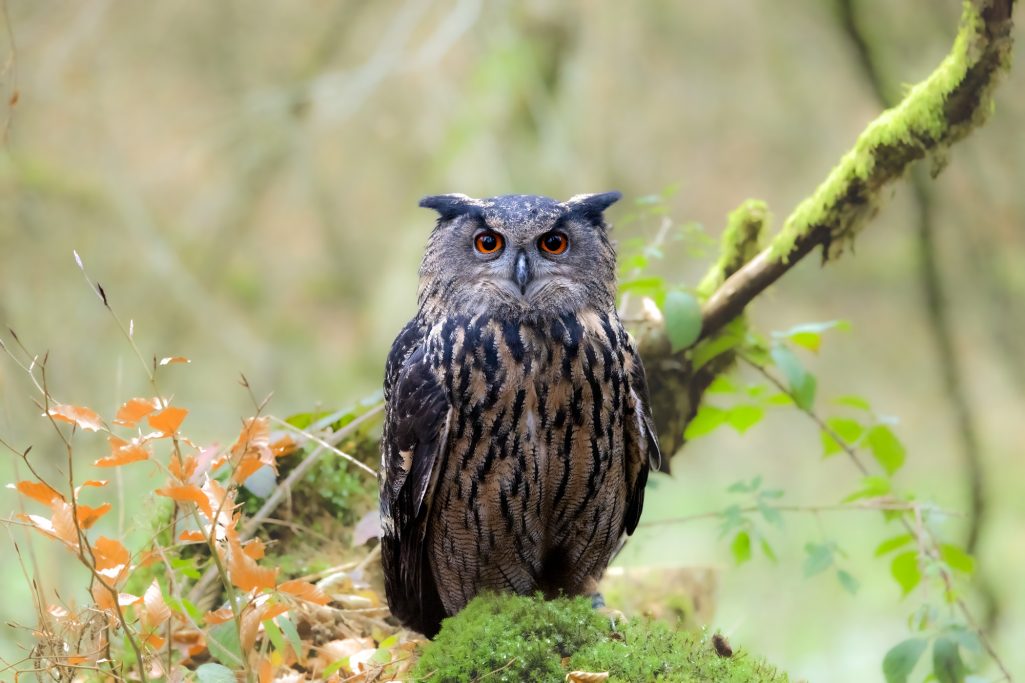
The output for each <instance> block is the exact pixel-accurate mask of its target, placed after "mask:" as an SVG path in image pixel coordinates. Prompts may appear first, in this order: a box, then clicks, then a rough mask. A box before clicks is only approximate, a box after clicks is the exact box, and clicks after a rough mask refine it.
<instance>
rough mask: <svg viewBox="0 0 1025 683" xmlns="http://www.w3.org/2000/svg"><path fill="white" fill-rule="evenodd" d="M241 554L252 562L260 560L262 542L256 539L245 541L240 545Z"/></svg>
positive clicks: (262, 548) (262, 550)
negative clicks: (252, 560)
mask: <svg viewBox="0 0 1025 683" xmlns="http://www.w3.org/2000/svg"><path fill="white" fill-rule="evenodd" d="M242 552H244V553H245V554H246V555H248V556H249V557H251V558H252V559H254V560H259V559H262V558H263V555H264V545H263V541H261V540H260V539H258V538H253V539H250V540H248V541H246V542H245V543H243V544H242Z"/></svg>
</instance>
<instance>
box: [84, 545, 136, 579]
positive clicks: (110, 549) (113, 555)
mask: <svg viewBox="0 0 1025 683" xmlns="http://www.w3.org/2000/svg"><path fill="white" fill-rule="evenodd" d="M93 556H94V557H95V558H96V573H98V574H99V575H101V576H103V577H106V578H108V579H110V580H112V581H113V582H114V583H115V584H116V583H119V582H120V581H121V579H123V578H125V577H126V576H127V575H128V570H129V569H130V566H129V562H130V561H131V555H129V554H128V550H127V549H126V548H125V547H124V546H123V545H121V542H120V541H118V540H116V539H113V538H107V537H106V536H100V537H99V538H97V539H96V542H95V543H94V544H93Z"/></svg>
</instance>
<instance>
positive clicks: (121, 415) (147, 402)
mask: <svg viewBox="0 0 1025 683" xmlns="http://www.w3.org/2000/svg"><path fill="white" fill-rule="evenodd" d="M159 407H160V403H159V401H158V400H157V399H155V398H133V399H131V400H130V401H125V402H124V403H122V404H121V407H120V408H118V409H117V415H116V416H115V417H114V422H115V424H119V425H122V426H125V427H134V426H135V425H136V424H137V423H138V422H139V420H141V419H142V418H144V417H146V416H147V415H149V414H150V413H152V412H153V411H154V410H156V409H157V408H159Z"/></svg>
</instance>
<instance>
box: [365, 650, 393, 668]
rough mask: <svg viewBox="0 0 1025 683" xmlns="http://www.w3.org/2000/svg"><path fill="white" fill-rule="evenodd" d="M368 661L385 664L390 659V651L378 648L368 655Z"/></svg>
mask: <svg viewBox="0 0 1025 683" xmlns="http://www.w3.org/2000/svg"><path fill="white" fill-rule="evenodd" d="M370 661H372V662H373V663H374V664H387V663H389V662H390V661H391V652H389V651H388V650H386V649H384V648H378V649H377V651H376V652H374V654H372V655H371V656H370Z"/></svg>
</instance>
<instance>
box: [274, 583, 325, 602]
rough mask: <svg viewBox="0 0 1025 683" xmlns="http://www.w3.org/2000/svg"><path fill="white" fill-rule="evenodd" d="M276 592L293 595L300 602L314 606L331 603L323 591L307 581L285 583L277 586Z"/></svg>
mask: <svg viewBox="0 0 1025 683" xmlns="http://www.w3.org/2000/svg"><path fill="white" fill-rule="evenodd" d="M278 590H279V591H282V592H284V593H289V594H291V595H294V596H295V597H297V598H299V599H300V600H305V601H306V602H312V603H314V604H316V605H326V604H327V603H329V602H331V598H329V597H328V596H327V595H326V594H325V593H324V591H322V590H320V589H319V588H317V587H316V586H314V585H313V584H312V583H309V582H308V581H299V580H293V581H285V582H284V583H282V584H281V585H280V586H278Z"/></svg>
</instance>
